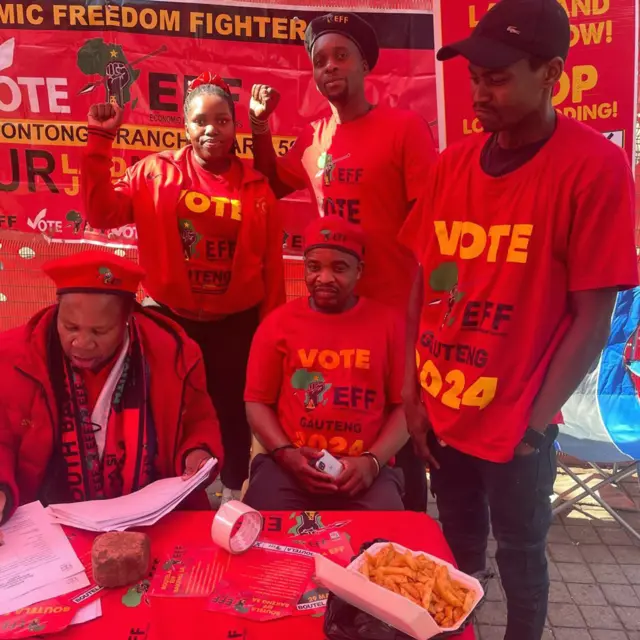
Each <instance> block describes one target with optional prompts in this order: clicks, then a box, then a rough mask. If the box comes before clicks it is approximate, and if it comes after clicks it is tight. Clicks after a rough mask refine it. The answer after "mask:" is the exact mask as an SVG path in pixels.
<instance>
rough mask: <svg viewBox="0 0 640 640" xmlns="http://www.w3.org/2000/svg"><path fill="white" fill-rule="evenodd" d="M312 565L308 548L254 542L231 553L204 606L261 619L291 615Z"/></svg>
mask: <svg viewBox="0 0 640 640" xmlns="http://www.w3.org/2000/svg"><path fill="white" fill-rule="evenodd" d="M314 568H315V562H314V559H313V553H311V552H310V551H306V550H304V549H300V548H296V547H288V546H284V545H280V544H276V543H273V542H256V544H255V545H254V546H253V547H252V548H251V549H249V551H247V552H246V553H243V554H240V555H237V556H233V558H232V561H231V563H230V565H229V569H228V571H227V572H226V574H225V575H224V577H223V578H222V579H221V580H220V581H219V582H218V584H217V585H216V587H215V589H214V590H213V593H212V594H211V598H210V600H209V604H208V606H207V609H208V610H209V611H217V612H219V613H229V614H232V615H237V616H241V617H245V618H247V619H249V620H257V621H261V622H263V621H267V620H277V619H278V618H283V617H285V616H290V615H293V614H294V613H295V611H296V605H297V604H298V601H299V600H300V598H301V596H302V595H303V593H304V592H305V590H306V588H307V585H308V584H309V581H310V580H311V576H312V575H313V571H314Z"/></svg>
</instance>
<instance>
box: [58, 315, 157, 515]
mask: <svg viewBox="0 0 640 640" xmlns="http://www.w3.org/2000/svg"><path fill="white" fill-rule="evenodd" d="M56 335H57V332H56ZM58 345H59V340H58ZM55 351H59V356H61V360H62V362H60V361H58V362H59V364H58V367H55V363H52V364H53V366H54V368H55V370H54V371H53V372H52V373H53V375H56V370H57V371H60V372H61V373H62V372H64V373H63V376H64V388H63V393H62V394H61V398H60V400H59V402H58V406H59V409H60V414H59V415H60V430H59V434H60V459H61V460H63V461H64V463H65V464H64V465H63V468H64V467H66V481H67V491H66V492H65V493H66V494H68V499H69V500H71V501H74V502H78V501H83V500H99V499H102V498H115V497H118V496H122V495H127V494H129V493H132V492H133V491H137V490H138V489H141V488H142V487H144V486H145V485H147V484H149V483H150V482H152V481H153V480H154V475H155V474H154V459H155V455H156V450H157V441H156V432H155V425H154V421H153V416H152V414H151V410H150V408H149V403H148V396H149V375H148V370H147V368H148V367H147V364H146V361H145V359H144V357H143V353H142V342H141V340H140V336H139V334H138V329H137V327H136V324H135V321H134V320H133V319H131V321H130V323H129V347H128V348H127V354H126V355H125V358H124V362H123V366H122V374H121V375H120V379H119V380H118V382H117V384H116V388H115V391H114V393H113V398H112V399H111V411H110V412H109V419H108V423H107V434H106V440H105V448H104V451H103V455H102V460H101V459H100V456H99V452H98V447H97V444H96V437H95V429H96V428H97V429H99V428H100V427H99V426H98V425H94V424H92V422H91V407H90V406H89V403H88V398H87V391H86V388H85V385H84V381H83V379H82V375H81V374H80V372H78V371H77V370H75V369H74V368H73V367H72V366H71V363H70V362H69V360H68V359H67V358H66V357H64V355H63V354H62V351H61V349H59V350H58V349H56V350H55Z"/></svg>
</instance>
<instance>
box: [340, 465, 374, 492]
mask: <svg viewBox="0 0 640 640" xmlns="http://www.w3.org/2000/svg"><path fill="white" fill-rule="evenodd" d="M340 462H342V465H343V467H344V470H343V471H342V473H341V474H340V475H339V476H338V477H337V479H336V484H337V485H338V491H340V492H341V493H346V494H347V495H348V496H349V497H350V498H353V497H354V496H356V495H358V494H359V493H362V492H363V491H366V490H367V489H368V488H369V487H370V486H371V485H372V484H373V481H374V480H375V479H376V472H377V470H378V467H377V466H376V463H375V461H374V460H373V458H372V457H371V456H357V457H352V458H341V459H340Z"/></svg>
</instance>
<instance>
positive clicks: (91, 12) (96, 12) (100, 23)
mask: <svg viewBox="0 0 640 640" xmlns="http://www.w3.org/2000/svg"><path fill="white" fill-rule="evenodd" d="M87 13H88V18H89V24H90V25H91V26H92V27H104V19H103V17H102V7H99V6H98V5H91V6H89V7H87Z"/></svg>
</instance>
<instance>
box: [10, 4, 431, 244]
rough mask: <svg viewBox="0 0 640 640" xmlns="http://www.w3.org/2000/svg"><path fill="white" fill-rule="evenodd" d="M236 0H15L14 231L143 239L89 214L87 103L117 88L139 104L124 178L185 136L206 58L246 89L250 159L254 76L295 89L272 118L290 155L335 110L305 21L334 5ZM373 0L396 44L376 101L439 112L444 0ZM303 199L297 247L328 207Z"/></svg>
mask: <svg viewBox="0 0 640 640" xmlns="http://www.w3.org/2000/svg"><path fill="white" fill-rule="evenodd" d="M120 4H124V6H119V5H120ZM229 4H230V3H227V4H224V5H222V4H221V5H216V4H215V2H214V0H211V1H210V2H202V1H201V2H199V3H196V2H192V3H187V2H164V1H162V2H151V1H149V0H144V1H141V0H127V2H126V3H121V2H111V3H105V2H102V1H96V0H92V1H87V2H85V1H84V0H71V1H69V2H67V1H65V2H62V1H60V2H51V3H45V2H39V3H35V2H15V3H12V2H9V3H6V2H3V3H1V4H0V24H1V25H2V30H1V31H0V230H4V229H9V230H16V231H31V232H36V233H43V234H45V236H46V237H48V238H49V239H51V240H52V241H54V242H55V241H63V240H64V241H71V242H73V241H75V242H80V241H83V240H85V241H86V240H90V241H91V240H95V241H100V242H105V241H109V242H111V243H113V244H114V245H118V244H121V245H131V244H135V241H136V231H135V228H133V227H130V228H129V227H127V228H122V229H115V230H111V231H110V232H108V233H101V232H100V231H99V230H95V229H91V228H90V227H89V226H88V225H87V224H86V222H85V213H84V210H83V204H82V200H81V198H80V197H79V170H80V154H81V152H82V148H83V146H84V144H85V141H86V135H87V130H86V114H87V111H88V109H89V106H90V105H91V104H92V103H95V102H104V101H107V100H110V99H116V100H118V101H120V102H121V103H122V104H124V105H125V109H126V117H125V124H124V126H123V127H122V129H121V130H120V132H119V135H118V137H117V140H116V143H115V155H116V157H115V158H114V161H113V168H112V174H113V177H114V178H115V177H117V176H120V175H122V174H123V173H124V171H125V170H126V169H127V167H128V166H130V165H131V164H132V163H133V162H135V161H136V160H138V159H139V158H141V157H143V156H144V155H146V154H148V153H153V152H156V151H159V150H162V149H177V148H179V147H181V146H182V145H183V144H184V143H185V135H184V124H183V114H182V102H183V99H184V93H185V88H186V85H187V83H188V82H189V80H191V79H192V78H194V77H195V76H197V75H198V74H199V73H200V72H201V71H202V70H207V69H211V70H214V71H216V72H218V73H219V74H220V75H222V76H223V77H224V78H225V79H226V80H227V82H228V83H229V85H230V86H231V88H232V92H233V94H234V98H235V99H236V100H237V119H238V136H237V144H238V149H237V151H238V153H239V155H240V156H243V157H250V156H251V136H250V132H249V126H248V117H247V108H248V103H249V93H250V90H251V86H252V85H253V84H254V83H263V84H270V85H272V86H274V87H276V88H277V89H278V90H279V91H280V92H281V94H282V100H281V103H280V106H279V107H278V110H277V112H276V114H275V116H274V117H273V122H272V130H273V131H274V145H275V147H276V149H277V151H278V153H280V154H284V153H286V151H287V149H288V148H289V147H290V146H291V144H292V143H293V141H294V139H295V137H296V135H297V134H298V133H299V132H300V130H301V128H302V127H303V126H304V125H305V124H307V123H308V122H309V121H310V120H312V119H314V118H316V117H318V116H319V115H321V114H322V112H323V111H324V110H326V109H327V103H326V101H325V100H324V99H323V98H322V97H321V96H320V95H319V93H318V92H317V90H316V87H315V85H314V83H313V79H312V76H311V65H310V63H309V59H308V57H307V55H306V53H305V50H304V46H303V35H304V30H305V27H306V25H307V23H308V22H309V21H310V20H311V19H312V18H313V17H315V16H316V15H319V14H320V13H322V12H323V11H322V5H323V3H320V2H318V3H317V4H316V5H315V7H312V8H310V9H309V10H306V9H304V10H302V9H300V8H299V7H300V5H301V4H304V3H302V2H296V3H295V5H297V8H287V7H286V4H287V3H285V6H282V5H279V4H278V5H276V4H275V3H267V2H262V3H260V4H252V3H246V2H245V3H243V4H242V5H240V4H239V3H233V6H229ZM333 4H339V3H332V5H333ZM369 4H371V5H372V6H373V5H375V6H376V9H375V10H373V11H371V10H369V9H367V10H366V11H367V12H366V13H365V14H364V15H365V17H366V18H367V19H368V20H369V21H370V22H371V24H372V25H373V26H374V28H375V29H376V31H377V33H378V34H379V38H380V44H381V47H382V53H381V56H380V61H379V63H378V65H377V66H376V68H375V72H374V73H373V74H372V75H371V77H370V79H369V80H368V82H367V90H368V92H369V97H370V99H371V100H372V101H374V102H379V103H383V104H391V105H397V106H401V107H409V108H412V109H414V110H416V111H418V112H419V113H421V114H422V115H423V116H424V117H425V119H427V120H428V121H429V122H432V123H434V124H435V121H436V98H435V96H436V92H435V70H434V54H433V16H432V15H431V13H430V12H426V11H422V12H416V11H417V10H418V9H420V8H422V9H423V10H424V9H426V8H430V6H431V0H405V2H391V1H389V2H385V3H382V2H375V3H373V2H371V3H369ZM102 5H108V6H102ZM384 5H386V6H394V7H398V6H400V7H402V8H400V9H398V8H396V9H384V8H381V6H384ZM405 9H406V12H405V11H404V10H405ZM293 202H294V204H293V205H292V204H289V205H286V204H284V205H283V206H284V207H286V210H285V213H286V219H287V224H286V230H285V232H286V233H285V236H284V237H285V246H286V248H288V249H289V250H290V251H292V252H294V253H295V252H296V249H299V245H300V232H301V229H302V228H303V227H304V223H305V221H306V220H307V219H308V218H309V217H310V216H312V215H315V207H312V206H311V204H310V203H309V201H308V196H307V195H306V194H297V196H294V199H293Z"/></svg>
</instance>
